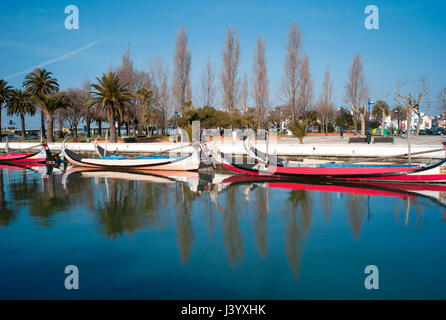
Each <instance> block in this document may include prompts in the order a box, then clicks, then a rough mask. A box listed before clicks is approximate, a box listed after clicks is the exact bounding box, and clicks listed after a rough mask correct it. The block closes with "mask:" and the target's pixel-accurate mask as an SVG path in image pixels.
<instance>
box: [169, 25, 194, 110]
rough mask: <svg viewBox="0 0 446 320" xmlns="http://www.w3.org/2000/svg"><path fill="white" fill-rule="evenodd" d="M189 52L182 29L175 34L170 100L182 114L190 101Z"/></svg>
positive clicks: (184, 32)
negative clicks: (171, 99)
mask: <svg viewBox="0 0 446 320" xmlns="http://www.w3.org/2000/svg"><path fill="white" fill-rule="evenodd" d="M190 69H191V52H190V51H189V49H188V48H187V37H186V31H185V30H184V28H183V27H181V28H180V30H179V31H178V32H177V39H176V42H175V56H174V58H173V79H172V98H173V103H174V105H175V107H176V108H177V110H179V111H180V112H181V113H182V114H184V113H185V112H187V111H188V109H189V108H190V106H191V101H192V89H191V84H190Z"/></svg>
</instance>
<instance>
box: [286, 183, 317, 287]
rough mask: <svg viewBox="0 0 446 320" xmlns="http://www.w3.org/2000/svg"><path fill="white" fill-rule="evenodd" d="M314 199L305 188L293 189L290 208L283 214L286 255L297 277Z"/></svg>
mask: <svg viewBox="0 0 446 320" xmlns="http://www.w3.org/2000/svg"><path fill="white" fill-rule="evenodd" d="M312 210H313V201H312V198H311V194H310V193H309V192H307V191H305V190H291V191H290V195H289V198H288V210H285V211H282V213H281V216H282V219H283V221H284V225H285V255H286V257H287V259H288V261H289V265H290V268H291V270H293V274H294V277H295V278H298V277H299V269H300V259H301V256H302V247H303V241H304V239H305V237H306V235H307V232H308V229H309V227H310V222H311V218H312Z"/></svg>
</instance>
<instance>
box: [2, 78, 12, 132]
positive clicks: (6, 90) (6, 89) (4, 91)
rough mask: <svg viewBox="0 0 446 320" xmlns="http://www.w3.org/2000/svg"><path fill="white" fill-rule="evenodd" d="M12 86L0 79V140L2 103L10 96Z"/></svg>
mask: <svg viewBox="0 0 446 320" xmlns="http://www.w3.org/2000/svg"><path fill="white" fill-rule="evenodd" d="M11 90H12V87H11V86H8V83H7V82H6V81H5V80H3V79H0V141H1V137H2V108H3V104H4V103H5V102H7V101H8V100H9V98H10V96H11Z"/></svg>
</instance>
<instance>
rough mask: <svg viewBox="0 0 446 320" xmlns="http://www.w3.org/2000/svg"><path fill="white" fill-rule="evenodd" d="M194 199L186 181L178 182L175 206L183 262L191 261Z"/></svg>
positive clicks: (178, 242)
mask: <svg viewBox="0 0 446 320" xmlns="http://www.w3.org/2000/svg"><path fill="white" fill-rule="evenodd" d="M193 200H194V194H193V192H192V191H191V190H190V189H189V188H188V187H187V185H186V184H185V183H178V184H176V192H175V206H174V207H175V213H174V215H175V230H176V233H177V244H178V249H179V251H180V259H181V262H182V263H187V262H188V261H189V258H190V254H191V250H192V244H193V242H194V230H193V227H192V221H191V214H192V209H193Z"/></svg>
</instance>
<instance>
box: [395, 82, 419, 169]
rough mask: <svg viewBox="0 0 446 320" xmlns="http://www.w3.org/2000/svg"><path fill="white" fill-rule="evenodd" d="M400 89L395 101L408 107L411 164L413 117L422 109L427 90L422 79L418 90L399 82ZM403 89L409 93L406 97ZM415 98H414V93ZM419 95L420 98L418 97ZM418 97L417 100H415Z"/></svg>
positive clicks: (408, 141)
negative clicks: (421, 104)
mask: <svg viewBox="0 0 446 320" xmlns="http://www.w3.org/2000/svg"><path fill="white" fill-rule="evenodd" d="M397 86H398V89H397V92H396V93H395V97H394V99H395V101H396V102H398V103H399V104H400V105H402V106H405V107H406V114H407V131H406V136H407V145H408V149H409V152H408V154H409V164H410V163H411V155H410V149H411V147H410V131H411V126H412V125H411V124H412V115H413V113H414V111H415V110H416V109H418V108H419V107H420V103H421V99H422V98H423V97H424V96H425V95H426V88H425V87H423V81H422V78H420V79H419V81H418V85H417V88H416V89H414V88H411V86H409V85H408V82H407V81H404V82H401V81H399V82H398V83H397ZM401 87H403V88H404V89H405V91H407V93H406V95H402V94H401ZM413 92H416V93H415V96H414V93H413ZM417 95H418V97H416V96H417ZM415 97H416V98H415Z"/></svg>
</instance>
